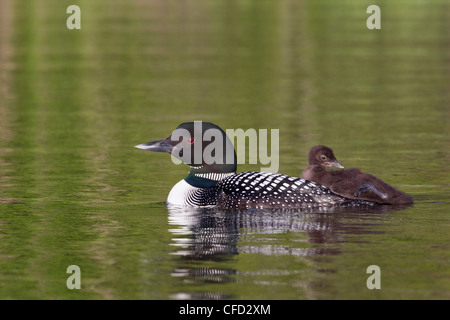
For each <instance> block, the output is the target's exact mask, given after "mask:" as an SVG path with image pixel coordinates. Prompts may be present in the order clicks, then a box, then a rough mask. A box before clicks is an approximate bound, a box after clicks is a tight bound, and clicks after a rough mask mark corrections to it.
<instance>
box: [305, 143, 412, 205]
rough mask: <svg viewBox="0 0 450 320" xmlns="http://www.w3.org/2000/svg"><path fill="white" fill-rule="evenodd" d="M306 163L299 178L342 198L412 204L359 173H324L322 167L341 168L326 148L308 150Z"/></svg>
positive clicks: (350, 171) (364, 174)
mask: <svg viewBox="0 0 450 320" xmlns="http://www.w3.org/2000/svg"><path fill="white" fill-rule="evenodd" d="M308 162H309V167H308V168H306V169H305V170H304V171H303V172H302V174H301V178H303V179H306V180H311V181H314V182H317V183H320V184H321V185H323V186H325V187H327V188H330V190H331V191H332V192H334V193H336V194H338V195H341V196H343V197H346V198H349V199H359V200H365V201H369V202H375V203H384V204H410V203H413V199H412V198H411V197H410V196H409V195H407V194H405V193H403V192H401V191H399V190H397V189H395V188H394V187H392V186H390V185H388V184H387V183H385V182H383V181H381V180H380V179H378V178H377V177H374V176H373V175H371V174H368V173H363V172H361V171H360V170H359V169H346V170H338V171H327V170H326V167H337V168H344V167H343V166H342V165H341V164H340V163H339V162H338V161H337V159H336V157H335V156H334V153H333V150H331V149H330V148H329V147H327V146H320V145H319V146H314V147H312V148H311V150H310V151H309V154H308Z"/></svg>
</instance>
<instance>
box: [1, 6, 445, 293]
mask: <svg viewBox="0 0 450 320" xmlns="http://www.w3.org/2000/svg"><path fill="white" fill-rule="evenodd" d="M66 5H67V4H65V3H63V2H61V1H56V0H46V1H41V2H39V5H37V3H36V2H33V1H31V2H30V1H24V0H20V1H11V0H3V1H1V2H0V15H1V18H0V241H1V247H0V258H1V259H0V270H1V273H0V298H2V299H449V298H450V268H449V258H450V250H449V249H450V247H449V232H448V230H449V221H450V216H449V214H450V209H449V205H450V198H449V190H450V188H449V181H450V174H449V165H448V163H449V159H450V154H449V151H448V150H449V147H450V140H449V129H450V125H449V120H448V119H449V110H450V109H449V106H450V95H449V90H448V89H449V84H450V81H449V80H450V79H449V71H450V70H449V64H448V61H449V41H450V36H449V33H448V29H449V24H448V21H449V19H448V12H450V8H449V6H450V4H449V3H448V1H433V3H432V4H429V3H428V2H426V1H419V0H416V1H406V0H405V1H396V2H395V3H391V2H380V3H379V5H380V7H381V10H382V29H381V30H368V29H367V28H366V25H365V22H366V19H367V17H368V15H367V14H366V13H365V11H366V8H367V6H368V4H363V3H360V2H359V1H349V0H347V1H339V3H336V2H335V1H320V2H319V1H294V0H292V1H268V0H266V1H258V2H257V3H256V2H252V1H203V0H200V1H183V2H182V4H180V3H179V2H175V1H138V0H134V1H114V4H111V2H110V1H95V3H94V2H93V1H91V2H86V1H81V2H79V5H80V7H81V11H82V23H81V27H82V29H81V30H68V29H67V28H66V24H65V22H66V19H67V17H68V16H69V15H68V14H66V8H67V6H66ZM193 120H203V121H211V122H214V123H217V124H218V125H220V126H221V127H222V128H224V129H225V128H233V129H235V128H243V129H248V128H255V129H260V128H263V129H272V128H274V129H279V130H280V156H279V159H280V168H279V172H281V173H284V174H288V175H292V176H299V175H300V173H301V171H302V170H303V169H304V168H305V167H306V166H307V162H306V154H307V152H308V150H309V148H310V147H311V146H312V145H315V144H326V145H329V146H331V147H332V148H333V149H334V150H335V154H336V156H337V158H338V160H339V161H340V162H341V163H342V164H343V165H344V166H346V167H348V168H350V167H359V168H361V169H362V170H364V171H367V172H370V173H372V174H374V175H376V176H378V177H380V178H381V179H383V180H385V181H386V182H388V183H390V184H392V185H394V186H396V187H398V188H399V189H401V190H403V191H405V192H407V193H408V194H411V195H412V196H413V197H414V199H415V204H414V205H413V206H411V207H408V208H402V209H398V208H392V207H385V206H382V207H379V208H377V209H370V210H369V209H365V210H356V209H345V210H344V209H341V210H335V211H332V210H331V211H330V210H328V211H323V210H315V211H309V212H301V211H296V212H283V211H237V212H234V211H233V212H226V211H220V210H215V209H203V210H180V209H176V208H167V207H166V205H165V204H164V201H165V199H166V197H167V194H168V192H169V191H170V189H171V187H172V186H173V185H174V184H175V183H176V182H177V181H179V180H180V179H182V178H183V177H184V176H185V175H186V172H187V168H186V167H184V166H175V165H173V164H172V162H171V161H170V157H169V156H168V155H166V154H157V153H150V152H144V151H142V150H138V149H134V148H133V146H134V145H136V144H138V143H143V142H147V141H150V140H157V139H162V138H165V137H167V136H168V135H169V134H170V133H171V131H172V130H173V129H174V128H175V127H176V126H177V125H178V124H179V123H181V122H185V121H193ZM259 168H260V165H250V164H245V165H242V166H240V167H239V171H244V170H259ZM70 265H78V266H79V267H80V270H81V289H80V290H69V289H68V288H67V286H66V280H67V278H68V277H69V275H70V274H67V273H66V269H67V267H68V266H70ZM370 265H377V266H379V267H380V270H381V278H380V279H381V289H379V290H377V289H374V290H369V289H368V288H367V286H366V281H367V278H368V277H369V276H370V274H367V273H366V270H367V267H368V266H370Z"/></svg>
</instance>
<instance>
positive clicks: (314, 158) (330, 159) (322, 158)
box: [308, 146, 344, 168]
mask: <svg viewBox="0 0 450 320" xmlns="http://www.w3.org/2000/svg"><path fill="white" fill-rule="evenodd" d="M308 162H309V164H310V165H319V166H322V167H336V168H344V166H343V165H342V164H340V163H339V162H338V161H337V159H336V157H335V156H334V153H333V150H331V148H329V147H327V146H314V147H312V148H311V150H310V151H309V154H308Z"/></svg>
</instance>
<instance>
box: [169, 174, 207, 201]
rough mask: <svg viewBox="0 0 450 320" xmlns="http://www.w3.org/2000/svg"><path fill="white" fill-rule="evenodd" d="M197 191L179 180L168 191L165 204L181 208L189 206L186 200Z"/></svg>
mask: <svg viewBox="0 0 450 320" xmlns="http://www.w3.org/2000/svg"><path fill="white" fill-rule="evenodd" d="M199 189H200V188H197V187H193V186H191V185H190V184H189V183H187V182H186V181H184V180H181V181H180V182H178V183H177V184H176V185H174V186H173V188H172V190H170V193H169V196H168V197H167V203H169V204H173V205H181V206H187V205H191V204H190V203H188V201H187V199H188V198H189V197H190V196H192V194H193V193H194V192H195V191H197V190H199Z"/></svg>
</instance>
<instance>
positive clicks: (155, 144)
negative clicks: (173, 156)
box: [134, 139, 173, 153]
mask: <svg viewBox="0 0 450 320" xmlns="http://www.w3.org/2000/svg"><path fill="white" fill-rule="evenodd" d="M166 140H167V139H164V140H158V141H151V142H147V143H142V144H138V145H137V146H134V147H135V148H138V149H142V150H148V151H156V152H168V153H171V152H172V149H173V145H171V144H168V143H166Z"/></svg>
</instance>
